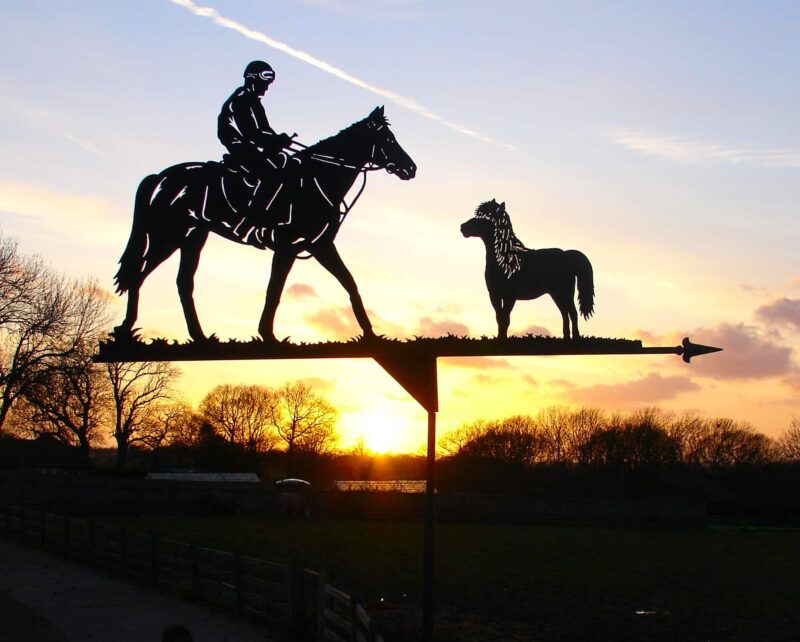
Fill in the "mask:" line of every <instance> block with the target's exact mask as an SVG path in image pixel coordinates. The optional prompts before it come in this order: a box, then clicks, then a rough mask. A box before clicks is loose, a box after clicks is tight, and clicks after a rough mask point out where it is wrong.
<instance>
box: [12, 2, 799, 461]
mask: <svg viewBox="0 0 800 642" xmlns="http://www.w3.org/2000/svg"><path fill="white" fill-rule="evenodd" d="M181 5H183V6H181ZM198 7H211V8H213V9H214V10H215V11H216V14H214V15H219V16H222V17H224V18H226V19H229V20H232V21H234V22H236V23H237V24H238V25H239V26H240V27H241V28H239V30H238V31H237V30H235V29H230V28H226V27H225V26H222V25H220V24H219V20H217V21H216V22H215V21H214V20H213V19H212V18H210V17H208V16H198V15H195V14H196V13H198V12H199V13H203V11H202V10H199V9H198ZM0 11H1V12H2V13H1V14H0V15H2V20H0V51H2V62H0V87H2V91H1V92H0V148H2V150H3V152H2V154H0V213H1V214H0V216H2V219H0V220H2V227H3V231H4V233H6V234H10V235H14V236H17V237H18V238H19V239H20V241H21V243H22V246H23V248H25V249H26V250H29V251H34V252H39V253H41V254H43V255H44V256H46V257H47V258H48V259H49V260H51V261H52V262H53V263H54V264H55V265H56V266H57V267H59V268H60V269H62V270H65V271H67V272H69V273H71V274H74V275H91V276H95V277H97V278H98V279H99V280H100V281H101V282H102V283H103V284H105V285H107V286H108V287H109V288H110V287H111V277H112V275H113V273H114V271H115V266H116V260H117V258H118V256H119V254H120V252H121V250H122V248H123V246H124V243H125V240H126V238H127V232H128V229H129V224H130V208H131V203H132V200H133V193H134V191H135V188H136V185H137V183H138V181H139V180H140V179H141V178H142V177H143V176H144V175H146V174H148V173H150V172H153V171H156V170H159V169H161V168H163V167H165V166H168V165H171V164H174V163H177V162H181V161H184V160H204V159H215V158H218V157H219V156H220V154H221V153H222V151H223V150H222V147H221V146H220V145H219V143H218V142H217V141H216V136H215V127H216V115H217V112H218V110H219V108H220V106H221V104H222V102H223V101H224V99H225V98H226V97H227V96H228V94H230V93H231V91H233V89H234V88H235V87H236V86H237V85H238V84H239V82H240V79H241V71H242V69H243V68H244V65H245V64H246V63H247V62H248V61H249V60H252V59H258V58H260V59H264V60H267V61H269V62H270V63H271V64H272V65H273V67H274V68H275V69H276V72H277V81H276V83H275V84H274V85H273V87H272V88H271V90H270V92H269V93H268V94H267V96H266V98H265V106H266V108H267V113H268V114H269V117H270V120H271V122H272V123H273V125H274V126H275V127H276V129H278V130H279V131H288V132H289V133H292V132H298V134H299V138H300V140H303V141H305V142H313V141H314V140H317V139H319V138H323V137H326V136H328V135H330V134H331V133H334V132H336V131H338V130H339V129H341V128H343V127H344V126H346V125H347V124H349V123H351V122H353V121H355V120H358V119H360V118H362V117H364V116H366V115H367V114H368V113H369V111H370V110H371V109H372V108H373V107H374V106H375V105H378V104H385V105H386V113H387V115H388V116H389V119H390V121H391V123H392V129H393V131H394V133H395V134H396V135H397V137H398V139H399V140H400V142H401V144H402V145H403V146H404V148H405V149H406V150H407V151H408V152H409V153H410V154H411V155H412V156H413V158H414V160H415V161H416V163H417V165H418V166H419V173H418V177H417V178H416V179H415V180H414V181H411V182H409V183H401V182H400V181H396V180H395V179H393V178H392V177H389V176H386V175H382V176H373V177H372V178H371V179H370V184H369V185H368V188H367V190H366V192H365V194H364V197H363V198H362V200H361V201H360V202H359V204H358V206H357V208H356V209H355V210H354V212H353V214H352V215H351V217H350V218H348V221H347V224H346V225H345V227H343V229H342V232H341V233H340V236H339V239H338V243H337V244H338V246H339V248H340V252H341V253H342V255H343V257H344V258H345V261H346V262H347V263H348V265H349V266H350V268H351V271H352V272H353V274H354V275H355V277H356V279H357V281H358V282H359V286H360V288H361V290H362V294H363V295H364V299H365V301H366V303H367V307H368V308H369V309H370V310H372V311H373V312H374V313H375V316H376V319H377V321H376V325H377V326H378V327H379V328H381V329H382V331H384V332H386V333H387V334H406V335H408V334H414V333H418V332H419V331H420V330H423V329H428V330H436V329H440V330H442V329H447V328H450V329H462V328H466V329H467V330H468V331H469V332H470V333H471V334H473V335H479V334H492V333H494V331H495V327H494V321H493V314H492V311H491V308H490V307H489V304H488V301H487V298H486V294H485V289H484V286H483V283H482V271H483V265H482V260H483V258H482V252H481V251H480V248H479V247H478V245H476V244H477V241H474V242H471V241H469V240H464V239H462V238H461V236H460V234H458V226H459V224H460V223H461V222H463V221H464V220H466V219H467V218H469V216H470V214H471V212H472V211H473V210H474V208H475V207H476V206H477V205H478V204H479V203H481V202H482V201H485V200H487V199H489V198H493V197H496V198H497V199H498V200H503V201H505V202H506V203H507V206H508V209H509V212H510V214H511V217H512V221H513V222H514V225H515V229H516V231H517V234H518V236H519V237H520V238H521V239H522V240H523V242H525V243H526V244H527V245H528V246H530V247H550V246H558V247H575V248H579V249H581V250H583V251H584V252H585V253H586V254H587V255H588V256H589V257H590V259H591V260H592V262H593V264H594V266H595V280H596V287H597V292H598V295H597V315H596V317H594V318H593V319H592V320H591V321H589V322H588V323H587V324H584V331H585V332H586V333H588V334H595V335H599V336H632V337H633V336H640V337H642V338H644V339H645V340H646V341H647V340H649V341H650V343H652V342H668V343H672V342H677V341H678V340H679V339H680V338H681V337H682V336H684V334H683V333H692V334H691V336H692V338H693V339H694V340H696V341H701V342H702V341H706V342H709V343H711V342H713V341H714V340H717V341H719V340H725V341H727V342H728V345H725V346H723V347H725V348H726V352H725V353H723V354H722V355H718V356H715V357H707V358H706V359H709V360H710V359H716V361H715V362H714V365H701V364H700V362H698V365H697V367H695V366H694V364H693V365H692V366H691V367H689V368H686V367H684V366H683V364H678V363H672V362H667V361H665V360H664V359H661V360H639V361H635V362H634V361H633V360H627V361H626V360H624V359H616V360H614V359H605V360H600V361H598V360H591V359H587V360H582V361H581V360H577V361H576V360H574V359H572V360H569V359H563V360H538V361H537V360H527V361H524V362H523V361H520V360H516V359H515V360H505V361H503V360H495V361H494V362H491V361H486V362H482V365H480V364H478V365H476V366H470V367H463V366H456V365H454V364H445V365H444V366H443V377H442V391H441V393H442V408H443V412H442V422H443V424H444V425H445V426H451V427H452V426H455V425H457V424H458V423H459V422H461V421H466V420H471V419H475V418H478V416H494V415H502V414H510V413H511V412H525V411H535V410H536V408H538V407H540V406H541V405H547V404H550V403H567V404H574V403H582V402H585V401H586V400H596V401H593V403H597V404H598V405H602V402H603V399H605V400H616V401H613V403H616V404H619V405H620V406H624V407H626V408H632V407H637V406H639V405H646V404H648V403H657V404H659V405H662V406H664V407H666V408H669V409H673V410H675V411H676V412H680V411H684V410H693V411H703V412H707V413H709V414H712V415H729V416H734V417H736V418H740V419H747V420H750V421H752V422H753V423H755V424H756V426H757V427H758V428H760V429H762V430H765V431H767V432H769V433H770V434H776V433H777V432H779V431H780V430H781V429H782V427H783V426H785V425H786V424H787V423H788V419H789V418H790V417H791V416H792V415H798V414H800V407H799V404H798V401H797V399H798V395H797V392H798V390H800V375H798V369H797V354H796V350H797V347H798V345H799V344H798V330H800V318H799V316H800V315H798V312H797V307H798V306H797V305H795V304H794V302H796V301H798V299H800V269H798V262H797V259H796V248H797V247H798V245H799V244H800V227H799V226H798V224H797V211H798V206H797V203H798V202H800V181H798V174H799V173H800V129H799V128H798V120H797V114H798V112H799V111H800V110H798V107H800V83H798V76H797V72H796V64H797V60H798V59H800V5H798V4H797V3H796V2H758V3H756V2H749V3H742V2H738V3H737V2H703V3H696V2H684V3H681V2H647V3H645V2H640V3H632V2H631V3H618V2H614V3H611V2H560V3H552V2H492V3H489V2H431V1H427V0H419V1H413V0H408V1H404V0H394V1H369V2H368V1H366V0H364V1H349V0H341V1H339V0H318V1H307V2H303V1H300V0H297V1H289V0H282V1H275V2H270V3H250V2H224V1H215V2H208V3H206V2H197V3H192V2H188V1H187V2H183V3H175V2H170V1H169V0H163V1H156V0H151V1H146V2H135V3H134V2H129V3H126V2H113V3H109V2H70V3H65V2H35V1H34V2H26V3H11V2H3V3H0ZM205 13H208V12H205ZM242 28H244V29H250V30H252V31H253V32H258V33H260V34H262V35H263V36H265V37H266V38H268V39H273V40H275V41H278V42H280V43H284V44H286V45H288V46H289V47H292V48H294V49H296V50H301V51H304V52H307V53H308V54H310V55H312V56H313V57H315V58H316V59H317V60H319V61H322V62H323V63H326V64H328V65H332V66H334V67H336V68H338V69H340V70H342V71H343V72H345V73H346V74H349V75H351V76H353V77H355V78H358V79H360V80H361V81H363V82H364V83H367V84H369V85H371V86H373V87H377V88H380V89H382V90H385V92H390V93H391V94H396V95H398V96H401V97H403V99H407V101H413V102H414V103H415V104H416V105H418V106H420V107H414V108H411V109H409V108H407V107H404V106H402V105H400V104H397V102H396V101H393V100H391V99H390V98H389V97H387V96H386V95H385V94H384V95H380V92H378V93H375V92H373V91H370V90H368V89H364V88H363V87H359V86H356V85H354V84H353V83H351V82H347V81H346V80H343V79H342V78H341V77H338V76H337V75H334V74H331V73H328V72H326V71H324V70H322V69H320V68H319V67H318V66H314V65H313V64H309V63H308V62H307V61H303V60H300V59H298V58H296V57H293V56H292V55H289V54H287V53H285V52H284V51H280V50H277V49H275V48H274V47H270V46H269V45H267V44H264V43H263V42H259V41H257V40H253V39H249V38H247V37H245V35H243V34H242V33H241V31H242ZM401 102H403V100H401ZM423 108H424V110H428V112H432V113H433V114H435V115H436V118H434V119H432V118H429V117H426V116H425V115H423V114H422V113H421V112H422V111H423ZM437 118H438V120H437ZM442 121H446V122H442ZM447 123H454V124H456V125H458V126H460V127H461V128H466V129H469V130H472V131H473V132H475V135H469V134H465V133H463V132H462V131H459V127H454V126H451V125H448V124H447ZM487 139H489V140H491V141H493V142H487ZM268 269H269V257H268V256H267V255H266V254H264V253H259V252H255V251H253V250H249V249H245V248H240V247H236V246H232V245H231V244H228V243H225V242H223V241H221V240H218V239H217V240H214V241H211V242H210V243H209V246H208V247H207V249H206V251H205V254H204V258H203V261H202V263H201V269H200V272H199V273H198V307H199V309H200V314H201V318H202V319H203V321H204V323H205V325H206V326H207V328H208V330H209V331H215V332H217V333H219V334H220V335H221V336H241V337H249V336H251V335H252V334H254V333H255V325H256V321H257V318H258V314H259V308H260V305H261V301H262V300H263V291H264V287H265V284H266V279H267V277H268ZM174 270H175V265H174V263H171V264H168V265H166V266H165V267H163V268H161V269H160V270H159V271H158V272H157V273H156V274H154V275H153V277H151V281H148V284H147V285H146V286H145V290H144V292H143V302H142V317H141V322H142V326H143V328H145V330H147V331H148V332H151V333H153V334H158V333H161V334H168V335H169V336H178V337H182V336H185V328H184V326H183V320H182V316H181V314H180V308H179V305H178V301H177V296H176V294H175V291H174V273H175V272H174ZM432 274H435V277H432V276H431V275H432ZM292 284H294V285H302V284H306V285H311V286H312V287H313V288H314V295H313V296H305V297H300V296H297V297H294V298H293V297H291V296H290V297H288V299H287V301H286V302H285V303H284V304H282V308H281V309H280V310H279V316H278V329H279V332H280V331H283V333H284V334H287V335H291V336H293V337H315V338H324V337H333V336H340V335H341V334H346V333H347V332H348V331H349V329H351V328H352V327H353V323H352V318H351V317H350V316H349V313H348V312H347V310H346V308H347V299H346V295H344V293H343V292H342V291H341V290H340V289H339V287H338V285H336V284H335V283H333V282H332V280H331V279H330V278H329V277H328V276H327V275H326V274H324V273H323V272H322V271H321V270H320V269H319V268H318V267H316V266H313V265H309V264H303V265H301V266H298V268H297V269H296V270H295V272H293V274H292V277H291V278H290V286H291V285H292ZM296 291H297V292H299V291H300V289H296ZM221 292H222V293H224V295H221V294H220V293H221ZM220 297H221V299H220ZM784 300H786V301H788V304H787V303H783V304H782V303H781V302H782V301H784ZM531 326H543V327H546V328H548V329H549V330H551V331H556V330H557V328H558V317H557V312H556V309H555V306H553V305H552V303H551V302H549V301H544V300H538V301H536V302H531V303H522V304H520V305H518V307H517V309H516V310H515V312H514V315H513V316H512V332H514V331H517V332H521V331H522V330H523V329H526V328H529V327H531ZM737 351H738V357H737V355H736V354H734V352H737ZM737 358H738V359H739V361H735V359H737ZM709 363H710V362H709ZM192 368H195V366H192V367H189V368H188V369H187V370H186V373H187V374H186V376H185V377H184V380H185V381H184V384H182V385H183V387H184V393H185V394H186V395H187V396H188V397H189V398H190V400H196V399H197V398H199V397H200V396H202V394H203V393H204V391H205V390H206V389H208V388H209V387H210V386H211V385H213V383H215V382H216V381H215V378H220V377H222V378H224V379H226V380H229V379H233V380H235V379H237V378H250V379H258V380H259V382H262V383H270V382H273V381H274V383H276V384H278V383H281V382H282V381H283V380H285V379H286V378H287V377H292V378H298V377H299V378H308V379H315V380H317V381H318V383H319V384H320V385H321V386H323V387H326V389H327V391H328V393H329V395H330V397H331V398H332V400H334V401H335V402H336V401H337V400H338V401H339V402H340V405H342V406H343V407H347V408H349V410H348V412H350V416H351V423H350V427H349V428H348V427H347V426H343V432H345V433H347V434H349V435H356V433H357V432H358V430H362V429H364V428H363V425H365V424H366V423H367V422H366V420H363V421H362V420H358V418H357V417H356V415H358V413H359V412H361V410H359V409H360V408H362V406H363V413H366V414H364V415H363V416H364V417H367V416H368V417H369V418H371V419H370V421H372V422H373V423H374V422H376V421H377V420H376V419H375V418H376V417H384V418H386V417H388V416H390V415H391V416H392V417H394V418H397V417H401V418H402V419H404V420H407V422H408V425H409V426H411V425H415V424H416V422H417V420H418V412H417V410H416V409H415V408H414V406H413V404H412V403H411V402H408V401H405V400H404V397H403V395H402V393H399V392H398V391H397V389H396V388H394V384H393V383H392V382H391V381H386V382H383V381H382V380H381V383H378V382H377V380H378V379H380V376H379V375H376V372H377V370H375V369H374V367H373V366H370V365H367V364H349V365H348V366H347V368H350V369H351V370H349V371H348V372H350V373H351V376H350V377H349V379H350V380H352V382H353V385H352V386H349V385H344V384H342V383H341V381H340V379H341V378H340V377H339V376H338V371H337V370H336V368H332V367H331V366H330V365H318V366H313V367H312V366H307V365H296V364H284V365H283V366H280V367H279V366H276V365H274V364H262V365H258V366H255V365H248V367H247V368H245V369H242V368H239V367H236V366H235V365H232V366H231V367H230V368H228V369H226V368H222V369H213V370H212V369H206V370H203V368H205V366H196V368H198V370H196V371H195V370H192ZM731 372H733V373H736V374H735V376H731V375H730V373H731ZM212 374H213V376H212ZM526 377H527V378H528V379H527V380H526V379H525V378H526ZM524 381H528V383H527V384H526V385H523V383H522V382H524ZM533 381H535V384H533V383H531V382H533ZM553 382H556V383H553ZM559 382H560V383H559ZM563 382H570V383H571V385H572V386H573V387H569V386H564V385H562V384H563ZM597 386H612V387H613V390H608V389H604V388H600V389H597V388H596V387H597ZM352 387H355V388H358V389H361V390H366V391H368V392H369V394H368V395H365V397H369V399H372V400H373V401H364V399H360V400H358V402H356V401H355V400H354V399H353V395H352V392H351V388H352ZM465 399H466V400H468V401H465ZM608 403H612V402H611V401H609V402H608ZM370 404H372V405H370ZM345 415H347V413H345ZM343 419H344V420H346V419H347V417H343ZM362 419H363V417H362ZM359 421H361V423H359ZM387 421H388V419H387ZM357 425H361V426H362V428H356V427H355V426H357ZM395 430H396V431H398V432H402V431H403V430H404V428H402V427H400V426H398V427H397V428H395ZM415 430H416V429H415V428H414V429H412V428H408V429H407V433H408V434H413V435H416V434H417V433H416V432H415ZM420 434H421V433H420ZM414 439H416V437H409V438H408V439H407V441H402V440H401V439H400V438H399V437H398V442H397V443H398V444H399V443H401V441H402V443H403V444H406V446H403V447H411V446H408V444H409V443H411V442H412V441H413V440H414ZM398 447H399V446H398Z"/></svg>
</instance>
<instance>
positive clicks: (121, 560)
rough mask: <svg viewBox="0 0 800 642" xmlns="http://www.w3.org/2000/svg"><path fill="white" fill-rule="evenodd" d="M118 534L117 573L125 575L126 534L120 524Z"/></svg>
mask: <svg viewBox="0 0 800 642" xmlns="http://www.w3.org/2000/svg"><path fill="white" fill-rule="evenodd" d="M118 533H119V571H120V573H123V574H124V573H125V567H126V566H127V564H126V559H127V557H128V551H127V546H128V541H127V540H128V534H127V532H126V530H125V524H121V525H120V527H119V530H118Z"/></svg>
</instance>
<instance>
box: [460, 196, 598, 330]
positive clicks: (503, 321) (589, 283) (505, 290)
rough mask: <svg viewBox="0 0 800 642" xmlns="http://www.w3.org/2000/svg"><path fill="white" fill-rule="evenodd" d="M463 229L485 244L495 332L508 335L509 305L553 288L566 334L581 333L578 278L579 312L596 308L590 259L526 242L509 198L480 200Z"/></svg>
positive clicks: (573, 252)
mask: <svg viewBox="0 0 800 642" xmlns="http://www.w3.org/2000/svg"><path fill="white" fill-rule="evenodd" d="M461 233H462V234H463V235H464V236H466V237H469V236H477V237H478V238H480V239H481V240H482V241H483V243H484V245H485V246H486V287H487V288H489V298H490V299H491V301H492V305H493V306H494V310H495V314H496V317H497V335H498V337H500V338H501V339H505V338H506V337H507V336H508V325H509V323H510V321H511V310H512V309H513V308H514V304H515V303H516V302H517V301H519V300H528V299H536V298H538V297H540V296H542V295H543V294H549V295H550V296H551V297H552V298H553V301H555V304H556V305H557V306H558V309H559V311H560V312H561V318H562V320H563V325H564V338H565V339H569V338H570V327H569V326H570V320H571V321H572V338H573V339H576V338H578V337H580V333H579V332H578V312H577V310H576V309H575V300H574V298H575V279H576V278H577V280H578V302H579V304H580V308H581V314H582V315H583V318H584V319H588V318H589V317H590V316H591V315H592V313H593V312H594V283H593V280H592V264H591V263H589V259H587V258H586V257H585V256H584V255H583V253H581V252H579V251H578V250H566V251H564V250H559V249H557V248H549V249H544V250H531V249H528V248H526V247H525V246H524V245H523V244H522V242H521V241H520V240H519V239H518V238H517V237H516V235H515V234H514V229H513V228H512V227H511V219H510V218H509V217H508V213H507V212H506V204H505V203H499V204H498V203H497V202H496V201H495V200H494V199H492V200H491V201H487V202H486V203H482V204H481V205H480V206H479V207H478V209H476V210H475V216H474V218H471V219H470V220H468V221H467V222H466V223H464V224H463V225H462V226H461Z"/></svg>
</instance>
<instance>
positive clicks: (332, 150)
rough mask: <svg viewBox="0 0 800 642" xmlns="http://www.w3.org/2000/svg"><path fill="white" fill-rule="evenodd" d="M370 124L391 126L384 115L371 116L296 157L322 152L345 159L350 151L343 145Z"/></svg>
mask: <svg viewBox="0 0 800 642" xmlns="http://www.w3.org/2000/svg"><path fill="white" fill-rule="evenodd" d="M370 123H373V124H375V125H376V126H378V127H383V126H388V125H389V120H388V119H387V118H386V116H384V115H383V114H374V113H373V114H370V115H369V116H367V117H366V118H362V119H361V120H359V121H357V122H355V123H353V124H352V125H349V126H348V127H345V128H344V129H342V130H341V131H339V133H338V134H334V135H333V136H328V138H323V139H322V140H320V141H317V142H316V143H314V144H313V145H309V146H308V147H307V148H306V149H304V150H303V151H301V152H298V153H297V154H296V155H297V156H310V155H311V154H319V153H320V152H324V153H326V154H332V155H334V156H339V157H344V154H346V153H347V151H348V150H347V149H346V147H345V145H343V143H346V141H347V140H349V139H350V137H351V136H352V135H353V134H355V135H358V132H357V130H360V129H364V128H365V127H366V126H367V125H368V124H370Z"/></svg>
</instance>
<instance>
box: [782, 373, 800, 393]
mask: <svg viewBox="0 0 800 642" xmlns="http://www.w3.org/2000/svg"><path fill="white" fill-rule="evenodd" d="M781 383H782V384H783V385H784V386H786V387H787V388H789V389H790V390H793V391H794V392H798V393H800V372H792V373H790V374H789V375H787V376H785V377H784V378H783V379H781Z"/></svg>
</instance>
